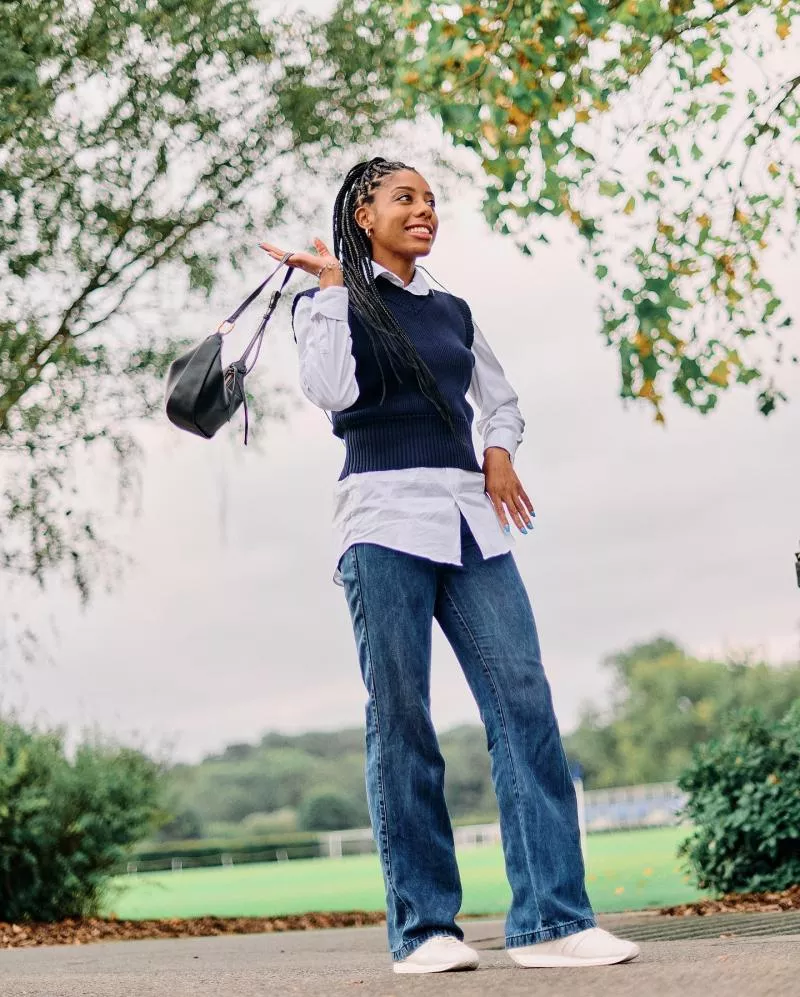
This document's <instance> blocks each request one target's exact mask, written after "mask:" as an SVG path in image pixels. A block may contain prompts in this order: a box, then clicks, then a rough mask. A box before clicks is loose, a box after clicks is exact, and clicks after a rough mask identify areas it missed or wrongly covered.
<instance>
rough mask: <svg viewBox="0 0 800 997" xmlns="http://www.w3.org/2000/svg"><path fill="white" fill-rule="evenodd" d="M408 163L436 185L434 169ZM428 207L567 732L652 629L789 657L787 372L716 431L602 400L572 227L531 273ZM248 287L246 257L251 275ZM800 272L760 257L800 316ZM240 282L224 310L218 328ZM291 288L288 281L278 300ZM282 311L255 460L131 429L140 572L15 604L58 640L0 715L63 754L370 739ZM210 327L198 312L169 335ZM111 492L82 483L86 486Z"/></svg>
mask: <svg viewBox="0 0 800 997" xmlns="http://www.w3.org/2000/svg"><path fill="white" fill-rule="evenodd" d="M374 154H380V155H386V156H387V158H395V155H396V154H397V155H400V156H401V157H402V149H395V148H393V147H392V146H391V144H389V145H386V146H381V147H380V148H376V149H375V153H374ZM408 158H409V159H410V161H411V162H412V163H413V164H414V165H416V166H417V167H418V168H419V169H420V170H421V171H422V173H423V175H425V174H426V164H425V162H424V157H421V156H419V155H415V156H414V157H413V158H412V157H408ZM354 161H355V160H354ZM428 179H431V173H430V172H429V174H428ZM434 189H436V188H435V186H434ZM334 195H335V190H333V189H332V190H330V191H328V192H327V199H328V204H329V206H330V205H332V202H333V197H334ZM439 208H440V219H441V220H440V230H439V235H438V238H437V242H436V246H435V248H434V250H433V252H432V254H431V255H430V257H428V259H427V260H425V261H422V262H423V263H424V265H425V266H426V267H427V268H428V269H429V270H431V272H433V273H434V274H435V275H436V276H437V277H438V278H439V279H440V280H441V281H442V282H443V283H444V284H445V285H446V286H447V288H448V289H449V290H450V291H452V292H453V293H455V294H459V295H461V296H462V297H465V298H466V299H467V301H468V302H469V304H470V306H471V308H472V310H473V312H474V314H475V316H476V319H477V321H478V322H479V324H480V326H481V328H482V329H483V331H484V333H485V334H486V336H487V339H488V340H489V342H490V344H491V345H492V347H493V349H494V350H495V352H496V353H497V355H498V357H499V359H500V361H501V363H502V364H503V366H504V368H505V371H506V375H507V376H508V378H509V380H510V381H511V383H512V384H513V386H514V388H515V389H516V391H517V392H518V394H519V398H520V407H521V410H522V413H523V416H524V417H525V419H526V422H527V426H526V432H525V440H524V442H523V443H522V445H521V447H520V449H519V451H518V455H517V458H516V470H517V473H518V474H519V476H520V478H521V480H522V482H523V484H524V486H525V488H526V490H527V491H528V493H529V495H530V496H531V498H532V499H533V501H534V503H535V505H536V511H537V518H536V528H535V530H534V532H533V534H532V535H528V536H522V535H519V534H517V536H516V546H515V557H516V558H517V562H518V565H519V568H520V571H521V574H522V577H523V579H524V581H525V583H526V586H527V588H528V591H529V594H530V596H531V599H532V601H533V604H534V610H535V613H536V617H537V623H538V626H539V631H540V637H541V641H542V649H543V658H544V663H545V668H546V671H547V672H548V674H549V677H550V681H551V684H552V687H553V695H554V700H555V704H556V710H557V713H558V716H559V719H560V722H561V727H562V731H564V732H566V731H568V730H570V729H571V727H572V726H573V725H574V723H575V722H576V720H577V715H578V709H579V706H580V704H581V702H582V701H584V700H589V701H593V702H601V701H603V700H604V696H605V691H606V680H607V677H606V675H605V674H604V672H603V671H602V669H600V668H599V661H600V659H601V658H602V656H604V655H605V654H606V653H608V652H610V651H613V650H615V649H618V648H620V647H623V646H626V645H628V644H629V643H631V642H633V641H637V640H646V639H648V638H650V637H653V636H656V635H658V634H661V633H666V634H669V635H671V636H673V637H675V638H676V639H677V640H679V641H680V642H682V643H684V644H685V645H686V646H687V647H688V648H689V649H690V650H692V651H694V652H697V653H703V652H712V651H713V652H719V653H724V652H725V651H726V650H734V649H736V650H738V649H744V648H748V649H752V650H753V651H755V653H757V654H766V655H768V656H770V657H771V658H772V659H773V660H775V661H780V660H787V659H789V658H790V657H792V658H793V659H794V660H796V659H797V657H798V645H799V644H800V631H798V624H799V623H800V590H798V589H797V587H796V585H795V582H794V571H793V567H792V555H793V551H794V550H795V549H796V545H797V541H798V538H800V462H798V460H797V454H798V428H800V421H799V420H798V408H797V404H798V402H797V399H798V397H800V371H798V369H797V368H789V367H787V368H786V369H785V370H784V371H783V382H782V383H783V386H784V387H785V388H786V389H787V390H788V393H789V394H790V396H792V397H793V398H794V399H795V401H794V403H793V404H790V405H788V406H784V407H782V409H781V410H780V411H779V412H778V413H777V414H775V415H773V416H771V417H770V418H769V419H764V418H763V417H761V416H760V415H758V414H757V413H756V411H755V403H754V399H753V398H752V397H751V396H750V395H748V394H746V393H744V392H741V393H739V394H733V395H731V396H729V397H724V398H723V400H722V403H721V406H720V410H719V411H718V412H716V413H715V414H713V415H712V416H709V417H701V416H699V415H696V414H694V413H692V412H690V411H688V410H686V409H684V408H683V407H681V406H680V405H678V403H671V404H670V405H669V406H668V408H667V419H668V425H667V427H666V429H663V428H661V427H658V426H656V425H655V424H654V423H653V421H652V416H651V415H650V413H649V412H648V411H647V410H646V409H645V408H631V407H627V408H626V407H625V406H623V403H622V402H621V400H620V399H619V398H618V396H617V385H618V375H617V364H616V358H615V355H614V354H613V353H612V352H610V351H609V350H608V349H606V348H605V347H604V346H603V344H602V342H601V340H600V337H599V336H598V334H597V328H598V325H599V319H598V316H597V309H596V301H597V298H598V296H599V290H600V289H599V287H598V285H597V284H596V282H595V281H594V280H593V278H591V277H590V276H589V275H587V273H585V272H584V271H583V270H582V269H581V267H580V265H579V263H578V255H579V250H578V244H577V242H576V241H575V240H574V239H573V238H572V237H571V236H569V234H568V232H567V230H566V229H560V230H557V229H551V230H550V233H551V234H553V237H554V241H553V244H552V245H551V246H550V247H542V249H541V250H540V251H539V252H538V253H537V255H536V256H535V257H534V258H533V259H530V258H526V257H523V256H522V255H521V254H519V253H518V251H517V250H515V249H514V247H513V246H512V245H511V243H510V242H509V241H508V240H506V239H504V238H503V237H501V236H498V235H493V234H491V233H490V232H489V231H488V229H487V227H486V225H485V223H484V222H483V220H482V218H481V216H480V214H479V211H478V200H477V196H476V197H475V198H474V199H473V201H472V203H469V198H464V197H463V196H461V195H459V196H458V197H457V198H456V199H455V200H454V201H453V202H450V203H448V202H447V201H446V200H445V201H444V202H443V203H441V202H440V205H439ZM328 210H329V209H328ZM556 233H558V234H556ZM316 234H319V235H321V237H322V238H323V239H325V240H326V241H329V240H330V241H332V240H331V233H330V224H329V222H328V223H327V224H326V226H325V227H324V228H321V229H320V230H319V231H318V232H305V231H300V230H294V231H292V230H290V231H289V232H288V233H286V236H285V237H286V239H287V240H290V242H291V244H292V245H300V244H303V245H306V246H307V245H308V244H309V242H310V238H311V237H312V236H313V235H316ZM270 235H272V233H270ZM263 237H264V238H266V237H268V235H267V233H265V234H264V236H263ZM270 241H272V239H270ZM276 241H277V240H276ZM263 268H264V259H263V258H262V257H261V255H260V251H258V250H256V249H255V248H254V259H253V270H252V274H253V275H256V274H258V273H260V272H263ZM796 273H797V261H796V260H794V261H792V260H786V259H781V258H780V257H773V259H772V261H771V270H770V273H769V276H770V277H771V278H772V279H773V280H775V281H776V283H777V286H778V290H779V292H781V293H782V294H783V295H784V296H785V298H786V300H787V302H788V303H789V304H790V306H791V309H792V311H793V313H794V315H795V316H798V315H800V292H798V289H797V282H796ZM251 281H252V277H248V280H247V281H243V282H241V283H240V284H237V286H229V287H227V288H226V289H224V293H223V294H222V296H220V297H219V298H218V300H219V302H220V311H221V312H224V310H225V309H226V308H227V306H228V305H229V304H231V303H235V302H236V301H238V300H239V299H240V298H241V297H243V296H244V294H245V293H246V291H247V290H249V284H250V283H251ZM306 286H312V285H311V282H310V279H309V280H308V281H307V280H305V279H303V278H302V277H301V275H299V274H298V275H295V277H294V279H293V280H292V282H291V284H290V285H289V289H288V290H289V291H291V292H296V291H297V290H300V289H302V288H303V287H306ZM288 297H289V300H291V294H289V295H288ZM287 304H288V302H284V303H282V309H281V310H280V311H279V313H278V314H277V315H276V318H275V319H274V320H273V324H272V325H271V327H270V331H269V333H268V336H267V341H266V343H265V346H264V350H263V353H262V360H261V367H262V372H263V373H264V374H265V375H266V381H267V383H268V384H270V383H271V384H274V383H283V384H289V385H291V388H292V393H293V395H294V397H295V399H296V407H295V408H294V409H293V410H292V411H291V414H290V417H289V419H288V421H287V422H286V423H285V424H278V423H268V424H265V423H262V424H259V425H256V426H255V429H254V432H255V433H256V434H257V435H258V437H259V438H260V440H261V442H262V446H261V448H260V450H259V449H257V448H255V447H252V446H251V447H248V448H246V449H245V448H243V447H242V446H241V427H240V425H239V424H238V422H237V424H236V425H235V426H232V427H230V431H229V432H227V433H226V432H224V431H223V432H222V433H221V434H220V436H219V437H218V438H217V439H215V440H213V441H211V442H206V441H203V440H200V439H198V438H195V437H191V436H189V435H188V434H183V433H181V432H180V431H178V430H176V429H174V428H173V427H171V426H170V425H168V424H167V423H166V419H163V420H162V421H161V422H160V423H156V424H153V425H151V426H148V427H146V428H145V429H144V430H143V440H144V441H145V444H146V451H147V461H146V466H145V469H144V472H145V473H144V492H143V496H142V511H141V515H140V516H139V517H138V518H134V517H130V516H126V517H124V518H120V519H118V521H117V522H116V523H115V525H114V528H115V530H116V531H117V532H118V535H119V538H120V542H121V543H122V544H123V546H124V547H125V548H126V549H127V550H128V551H129V552H130V553H131V554H132V555H133V556H134V557H135V559H136V562H137V563H136V565H135V567H134V568H133V569H131V570H130V571H129V572H128V573H127V575H126V576H125V578H124V580H123V581H122V582H121V583H120V584H119V585H118V586H117V588H116V590H115V592H114V593H113V594H112V595H102V594H101V595H98V596H97V597H96V598H95V599H94V601H93V602H92V604H91V605H90V607H89V608H88V610H86V611H82V610H80V609H79V607H78V606H77V604H76V601H75V599H74V597H73V595H72V594H71V593H69V592H65V591H61V590H53V591H50V592H48V593H47V594H46V595H43V596H37V597H36V598H35V599H34V600H33V601H32V602H30V603H29V605H28V607H27V610H28V615H29V616H30V617H31V618H35V619H37V620H38V621H40V624H41V626H42V628H43V630H45V629H47V628H48V627H49V626H50V624H53V625H55V627H56V628H57V631H58V636H57V637H54V638H52V639H51V640H52V643H51V648H52V653H53V657H54V661H53V662H52V663H51V664H45V663H42V664H37V665H33V666H29V665H23V664H22V663H20V662H16V663H14V662H11V663H7V670H6V672H5V674H4V675H3V676H2V680H3V690H2V697H1V699H0V706H4V707H6V708H8V707H13V708H15V709H16V710H18V711H19V712H20V713H21V714H22V715H23V716H25V717H28V718H37V719H39V720H40V721H42V722H48V723H64V724H66V725H67V726H68V727H69V729H70V730H71V731H72V732H73V733H74V732H76V731H78V729H79V728H80V727H82V726H84V725H90V726H91V725H97V726H99V727H100V728H101V729H102V730H104V731H107V732H109V733H113V734H117V735H119V736H120V737H122V738H124V739H126V740H130V741H136V742H138V743H141V744H143V745H144V746H146V747H148V748H150V749H152V750H156V749H157V748H159V747H162V748H163V747H164V746H165V745H166V746H168V750H169V751H170V754H171V757H173V758H180V759H186V760H194V759H197V758H199V757H201V756H202V755H203V754H204V753H206V752H210V751H213V750H217V749H219V748H220V747H221V746H223V745H224V744H225V743H227V742H231V741H246V740H255V739H257V738H258V737H259V736H260V735H261V734H262V733H263V732H264V731H265V730H267V729H281V730H285V731H300V730H306V729H311V728H335V727H339V726H343V725H353V724H360V723H362V721H363V706H364V700H365V693H364V690H363V687H362V685H361V678H360V675H359V670H358V662H357V658H356V652H355V643H354V639H353V634H352V630H351V626H350V619H349V615H348V613H347V607H346V603H345V598H344V592H343V590H342V589H341V588H339V587H337V586H335V585H334V584H333V582H332V581H331V575H332V572H333V567H334V565H333V558H334V549H333V538H332V535H331V530H330V525H329V524H330V519H331V511H332V500H331V495H332V488H333V485H334V483H335V481H336V479H337V477H338V474H339V471H340V469H341V463H342V460H343V451H344V448H343V445H342V443H341V442H340V441H339V440H338V439H337V438H335V437H334V436H333V435H332V434H331V428H330V424H329V423H328V421H327V419H326V417H325V415H324V414H323V413H322V412H321V411H319V410H317V409H315V408H314V406H312V405H311V403H310V402H308V401H307V400H306V399H305V398H304V397H303V396H302V394H301V392H300V390H299V385H298V379H297V359H296V354H295V346H294V342H293V340H292V335H291V328H290V324H289V319H288V307H286V305H287ZM220 317H222V316H221V315H220ZM207 319H208V313H207V310H204V309H203V308H202V307H201V306H198V308H197V311H196V312H195V313H194V314H193V315H187V317H186V326H185V328H184V329H182V330H181V331H183V332H186V331H187V330H188V331H190V332H191V331H193V330H197V329H198V327H201V326H203V325H204V324H207ZM248 331H249V326H248V328H247V329H245V330H244V331H243V332H242V335H241V337H240V340H239V342H241V340H242V339H243V338H244V337H245V336H246V335H247V332H248ZM238 345H239V343H238V342H237V343H236V344H234V346H233V347H232V349H234V350H235V348H236V346H238ZM476 440H477V437H476ZM478 452H479V453H480V450H479V451H478ZM105 475H106V469H104V468H102V467H99V468H95V469H94V471H92V472H87V473H86V477H85V481H84V487H86V488H87V489H88V488H96V487H98V483H102V482H103V480H104V477H105ZM112 508H113V506H112V504H111V498H109V509H112ZM433 712H434V719H435V721H436V723H437V726H438V727H439V728H440V729H443V728H445V727H447V726H450V725H452V724H454V723H457V722H462V721H473V722H478V713H477V709H476V707H475V705H474V703H473V701H472V699H471V696H470V693H469V690H468V688H467V686H466V682H465V681H464V679H463V676H462V675H461V673H460V671H459V668H458V665H457V663H456V661H455V658H454V656H453V654H452V652H451V650H450V648H449V646H448V645H447V643H446V641H445V639H444V638H443V636H442V634H441V633H440V631H439V630H438V627H436V626H435V627H434V643H433Z"/></svg>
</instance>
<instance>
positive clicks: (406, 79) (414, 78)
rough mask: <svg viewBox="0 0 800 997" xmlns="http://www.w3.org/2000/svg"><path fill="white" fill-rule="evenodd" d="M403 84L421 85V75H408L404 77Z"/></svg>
mask: <svg viewBox="0 0 800 997" xmlns="http://www.w3.org/2000/svg"><path fill="white" fill-rule="evenodd" d="M403 83H409V84H414V83H419V73H413V72H412V73H406V74H405V75H404V76H403Z"/></svg>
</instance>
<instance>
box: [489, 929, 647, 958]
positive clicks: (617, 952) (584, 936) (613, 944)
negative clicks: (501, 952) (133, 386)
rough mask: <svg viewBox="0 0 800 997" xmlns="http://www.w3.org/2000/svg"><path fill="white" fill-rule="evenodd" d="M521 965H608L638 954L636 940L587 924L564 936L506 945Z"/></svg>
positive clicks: (510, 953)
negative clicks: (627, 940) (516, 945)
mask: <svg viewBox="0 0 800 997" xmlns="http://www.w3.org/2000/svg"><path fill="white" fill-rule="evenodd" d="M506 951H507V952H508V954H509V955H510V956H511V958H512V959H513V960H514V962H516V963H518V964H519V965H520V966H530V967H545V966H611V965H613V964H614V963H616V962H629V961H630V960H631V959H635V958H636V956H637V955H639V946H638V945H636V943H635V942H626V941H625V940H624V939H623V938H617V937H616V936H615V935H612V934H611V933H610V932H608V931H605V930H604V929H603V928H587V929H586V930H585V931H576V932H575V934H573V935H567V936H566V937H565V938H556V939H553V940H552V941H549V942H536V944H535V945H520V946H518V947H516V948H509V949H506Z"/></svg>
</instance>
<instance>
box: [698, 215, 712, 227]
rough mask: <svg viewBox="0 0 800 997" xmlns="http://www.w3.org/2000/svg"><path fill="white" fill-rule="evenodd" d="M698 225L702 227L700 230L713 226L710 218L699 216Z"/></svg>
mask: <svg viewBox="0 0 800 997" xmlns="http://www.w3.org/2000/svg"><path fill="white" fill-rule="evenodd" d="M697 224H698V225H699V226H700V228H708V227H709V225H710V224H711V219H710V218H709V217H708V215H698V216H697Z"/></svg>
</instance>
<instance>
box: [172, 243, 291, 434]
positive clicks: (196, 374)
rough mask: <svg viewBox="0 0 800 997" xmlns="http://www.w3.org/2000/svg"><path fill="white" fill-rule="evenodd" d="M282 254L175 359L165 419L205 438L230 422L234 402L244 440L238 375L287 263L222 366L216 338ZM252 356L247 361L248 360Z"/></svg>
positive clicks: (260, 336)
mask: <svg viewBox="0 0 800 997" xmlns="http://www.w3.org/2000/svg"><path fill="white" fill-rule="evenodd" d="M291 255H292V254H291V253H286V255H285V256H284V257H283V259H282V260H281V262H280V263H279V264H278V266H277V267H276V268H275V269H274V270H273V271H272V273H271V274H270V275H269V276H268V277H266V278H265V279H264V280H263V281H262V282H261V283H260V284H259V285H258V287H257V288H256V289H255V291H253V293H252V294H250V295H248V296H247V298H245V300H244V301H243V302H242V303H241V304H240V305H239V307H238V308H237V309H236V311H235V312H233V313H232V314H231V315H230V316H228V318H226V319H225V321H224V322H221V323H220V324H219V327H218V328H217V331H216V332H212V333H211V335H210V336H207V337H206V338H205V339H204V340H203V341H202V343H200V345H199V346H196V347H195V348H194V349H193V350H190V351H189V352H188V353H184V355H183V356H181V357H178V359H177V360H174V361H173V362H172V364H170V368H169V371H168V372H167V386H166V392H165V406H166V410H167V418H168V419H169V421H170V422H171V423H173V424H174V425H175V426H178V427H179V428H180V429H185V430H186V431H187V432H189V433H194V434H195V435H196V436H202V437H204V438H205V439H207V440H210V439H211V437H212V436H213V435H214V434H215V433H216V432H217V430H218V429H220V428H221V427H222V426H224V425H225V423H226V422H230V420H231V418H232V417H233V414H234V413H235V412H236V411H237V409H238V408H239V406H240V405H241V406H244V442H245V446H246V445H247V436H248V431H249V418H248V414H247V397H246V395H245V390H244V379H245V377H246V375H247V374H249V373H250V371H251V370H252V369H253V367H254V366H255V363H256V360H258V354H259V353H260V351H261V344H262V342H263V340H264V332H265V331H266V328H267V322H269V320H270V318H271V317H272V313H273V312H274V311H275V306H276V305H277V304H278V300H279V299H280V296H281V292H282V291H283V289H284V288H285V287H286V284H287V283H288V281H289V278H290V277H291V276H292V271H293V269H294V268H293V267H287V268H286V275H285V277H284V278H283V283H282V284H281V286H280V290H278V291H273V292H272V296H271V297H270V299H269V304H268V306H267V310H266V311H265V312H264V315H263V317H262V319H261V321H260V322H259V325H258V329H257V330H256V332H255V335H254V336H253V338H252V339H251V340H250V342H249V343H248V344H247V346H246V347H245V350H244V353H242V355H241V356H240V357H239V359H238V360H234V361H233V363H230V364H228V366H227V367H226V368H225V369H224V370H223V369H222V340H223V338H224V337H225V336H227V335H228V333H229V332H231V330H232V329H233V327H234V325H235V324H236V320H237V319H238V318H239V316H240V315H241V314H242V312H244V311H245V309H247V308H249V307H250V305H252V303H253V302H254V301H255V300H256V298H257V297H258V296H259V295H260V294H261V292H262V291H263V290H264V288H265V287H266V286H267V284H269V282H270V281H271V280H272V278H273V277H274V276H275V274H276V273H277V272H278V270H280V268H281V267H282V266H283V265H284V264H285V263H286V261H287V260H288V259H289V257H290V256H291ZM251 355H252V359H251Z"/></svg>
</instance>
